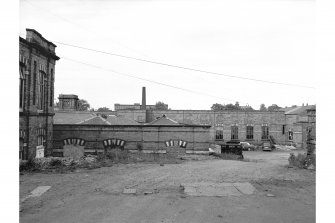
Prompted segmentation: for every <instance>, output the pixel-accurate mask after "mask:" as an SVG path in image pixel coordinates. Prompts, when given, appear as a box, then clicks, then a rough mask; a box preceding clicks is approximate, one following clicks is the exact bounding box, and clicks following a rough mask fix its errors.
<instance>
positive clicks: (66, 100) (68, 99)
mask: <svg viewBox="0 0 335 223" xmlns="http://www.w3.org/2000/svg"><path fill="white" fill-rule="evenodd" d="M58 99H59V105H58V110H67V111H77V110H78V100H79V98H78V96H77V95H75V94H60V95H59V97H58Z"/></svg>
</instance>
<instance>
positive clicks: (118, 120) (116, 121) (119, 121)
mask: <svg viewBox="0 0 335 223" xmlns="http://www.w3.org/2000/svg"><path fill="white" fill-rule="evenodd" d="M107 121H108V122H109V123H110V124H111V125H139V123H138V122H136V121H134V120H132V119H128V118H125V117H123V116H116V115H108V117H107Z"/></svg>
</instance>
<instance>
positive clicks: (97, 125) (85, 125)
mask: <svg viewBox="0 0 335 223" xmlns="http://www.w3.org/2000/svg"><path fill="white" fill-rule="evenodd" d="M53 125H54V126H55V125H58V126H84V127H87V126H94V127H115V126H117V127H178V128H180V127H202V128H203V127H205V128H211V127H212V126H211V125H115V124H114V125H99V124H53Z"/></svg>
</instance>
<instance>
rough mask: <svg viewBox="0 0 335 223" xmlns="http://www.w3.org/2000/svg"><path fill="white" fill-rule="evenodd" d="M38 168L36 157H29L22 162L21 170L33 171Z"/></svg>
mask: <svg viewBox="0 0 335 223" xmlns="http://www.w3.org/2000/svg"><path fill="white" fill-rule="evenodd" d="M37 168H38V164H37V163H36V162H35V160H34V159H28V160H27V161H22V162H20V172H21V171H33V170H36V169H37Z"/></svg>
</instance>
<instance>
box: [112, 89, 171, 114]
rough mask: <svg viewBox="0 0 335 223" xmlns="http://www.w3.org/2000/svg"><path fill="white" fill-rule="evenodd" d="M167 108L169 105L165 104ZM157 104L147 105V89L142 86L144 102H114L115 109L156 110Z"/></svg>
mask: <svg viewBox="0 0 335 223" xmlns="http://www.w3.org/2000/svg"><path fill="white" fill-rule="evenodd" d="M165 106H166V110H167V109H169V105H167V104H165ZM155 109H156V105H147V103H146V89H145V87H142V104H140V103H135V104H133V105H131V104H114V111H120V110H155Z"/></svg>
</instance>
